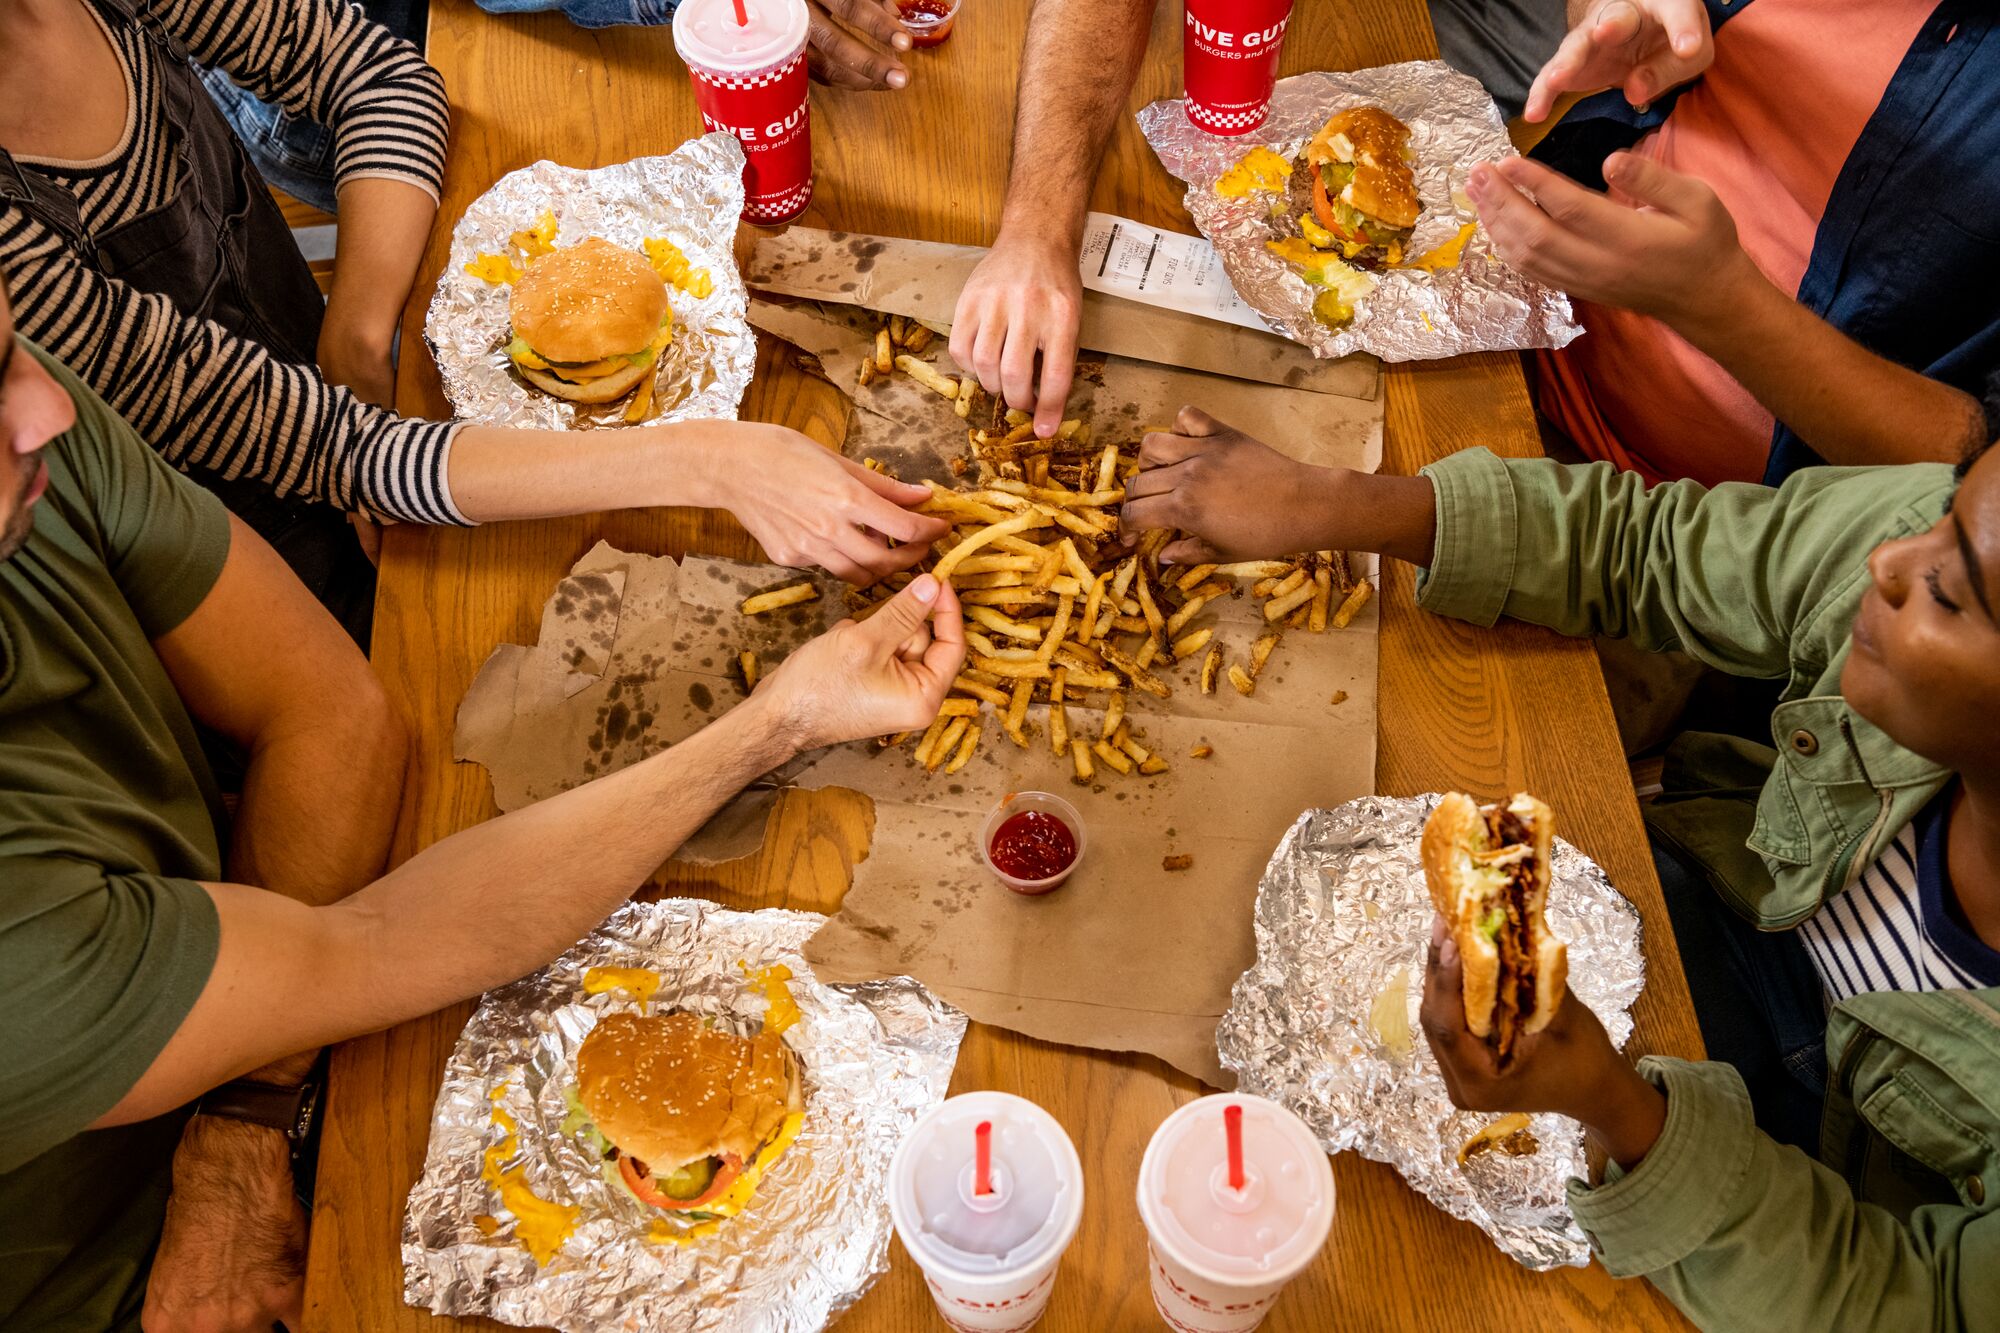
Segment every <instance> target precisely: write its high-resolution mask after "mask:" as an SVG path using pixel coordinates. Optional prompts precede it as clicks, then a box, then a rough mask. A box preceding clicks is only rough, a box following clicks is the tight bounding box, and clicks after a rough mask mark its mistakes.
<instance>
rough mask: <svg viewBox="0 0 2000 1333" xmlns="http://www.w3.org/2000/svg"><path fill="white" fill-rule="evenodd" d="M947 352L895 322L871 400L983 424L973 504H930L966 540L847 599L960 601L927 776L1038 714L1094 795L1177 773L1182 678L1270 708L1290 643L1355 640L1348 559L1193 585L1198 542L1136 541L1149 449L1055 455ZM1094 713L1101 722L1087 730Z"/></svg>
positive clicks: (751, 680) (881, 350)
mask: <svg viewBox="0 0 2000 1333" xmlns="http://www.w3.org/2000/svg"><path fill="white" fill-rule="evenodd" d="M938 345H939V340H938V338H937V335H936V334H935V332H934V331H933V330H931V329H930V328H929V327H927V326H925V325H923V324H921V323H919V322H918V321H917V320H915V319H912V318H909V317H906V316H901V315H884V316H881V317H880V323H879V325H878V327H877V328H876V330H875V333H874V337H873V340H872V342H871V343H870V344H869V345H868V354H867V355H865V356H864V357H863V358H862V365H861V371H860V378H861V383H862V384H864V385H866V384H869V383H873V382H879V381H880V380H881V379H882V378H883V377H886V376H893V375H903V376H907V377H908V378H909V379H911V380H914V381H915V382H916V383H918V384H919V385H922V386H923V387H924V388H925V389H927V390H929V391H931V392H932V393H935V394H936V395H938V396H939V397H940V398H943V399H945V400H947V401H948V402H949V403H950V404H951V410H952V412H953V414H954V415H955V416H957V417H958V418H959V419H960V420H961V421H963V422H965V426H964V430H965V432H966V441H967V448H966V452H965V453H964V455H963V456H962V457H960V458H957V459H954V460H952V461H951V465H950V473H951V478H950V479H957V480H956V482H955V485H956V487H957V488H956V489H954V488H952V487H951V486H947V485H942V484H939V483H938V482H935V481H930V482H927V483H926V484H927V486H928V488H929V491H930V495H929V498H928V499H926V500H925V501H924V503H923V504H921V505H919V506H917V508H918V509H919V510H920V511H921V512H923V513H925V514H929V515H932V516H935V517H937V518H941V519H944V520H945V521H946V523H947V524H949V529H948V530H947V532H946V534H945V535H944V536H943V537H941V538H939V539H938V540H937V541H936V542H935V543H934V544H933V546H932V549H931V550H930V551H929V552H928V553H927V557H928V558H927V559H926V560H925V561H923V562H920V563H919V564H918V565H917V566H916V567H915V568H914V569H912V570H910V571H909V572H906V573H903V574H900V575H896V576H892V577H891V578H890V579H887V580H884V581H883V582H882V583H881V584H878V585H877V586H876V587H875V588H873V589H869V590H865V591H859V592H851V593H849V594H847V607H848V609H849V610H850V611H851V612H852V614H853V615H854V616H855V618H856V619H866V618H867V617H868V616H869V615H870V614H872V613H873V612H874V611H876V610H878V609H879V608H880V607H881V606H883V605H885V604H886V603H887V601H888V599H889V598H890V597H891V596H893V595H894V593H895V592H896V590H897V589H898V588H900V587H902V586H905V585H907V584H908V582H909V581H910V579H911V578H913V577H914V576H915V575H916V574H917V573H918V572H920V571H922V570H924V569H925V568H926V566H928V568H929V571H930V572H931V573H932V574H933V575H935V576H936V577H937V578H938V579H940V580H942V581H947V582H949V583H951V584H952V586H953V588H954V589H955V590H956V592H957V594H958V600H959V603H960V606H961V607H962V608H963V611H964V616H965V630H966V633H965V638H966V644H967V648H968V650H969V651H968V657H967V660H966V663H965V665H964V667H963V668H962V669H961V670H960V672H959V674H958V676H957V677H956V678H955V679H954V680H953V682H952V685H951V688H950V690H949V691H948V693H947V697H946V698H945V699H944V701H943V702H942V704H941V706H940V707H939V709H938V712H937V714H936V716H935V717H934V718H933V719H932V721H931V723H930V725H929V726H928V727H927V728H926V729H925V730H924V732H923V733H922V736H921V738H920V739H919V740H918V741H917V744H916V745H915V747H914V748H913V749H912V751H911V757H912V760H913V761H914V762H916V763H919V764H922V765H923V766H924V768H925V770H926V771H927V772H931V773H935V772H937V771H938V770H939V769H940V768H942V769H944V771H945V772H947V773H955V772H958V771H959V770H960V769H962V768H963V767H964V766H965V765H966V764H968V763H970V762H971V760H972V758H973V757H974V755H975V754H976V753H977V752H978V747H979V745H980V744H981V742H982V740H983V739H984V736H985V735H986V734H987V732H988V730H989V729H988V728H987V726H986V722H987V713H988V712H989V711H990V712H991V714H992V721H993V723H994V728H993V730H997V731H998V732H999V734H1001V735H1004V736H1006V737H1007V738H1008V739H1009V740H1010V741H1012V742H1013V743H1014V744H1015V745H1016V746H1018V747H1020V748H1022V749H1024V750H1032V749H1034V748H1035V746H1036V745H1038V744H1039V738H1037V739H1036V741H1035V743H1034V744H1031V742H1030V737H1031V736H1035V735H1036V731H1037V723H1036V721H1035V720H1034V719H1033V711H1034V710H1035V709H1037V708H1042V709H1045V710H1046V713H1047V718H1048V729H1049V731H1048V745H1049V752H1050V754H1051V755H1052V756H1053V757H1054V758H1055V759H1056V761H1057V762H1061V761H1062V759H1063V757H1064V756H1067V758H1068V761H1069V764H1070V767H1071V770H1072V776H1073V779H1074V780H1075V781H1076V782H1078V783H1079V784H1082V785H1085V786H1089V785H1093V784H1095V783H1097V782H1099V781H1114V780H1116V779H1118V778H1133V777H1137V778H1146V777H1153V776H1157V775H1160V774H1163V773H1165V772H1167V771H1168V767H1169V765H1168V762H1167V760H1166V759H1165V758H1164V757H1163V756H1162V755H1161V754H1160V753H1158V752H1157V750H1156V749H1155V748H1154V747H1153V746H1150V745H1148V744H1146V743H1145V742H1143V741H1142V740H1141V739H1140V736H1141V735H1143V734H1144V732H1145V719H1144V715H1143V710H1144V709H1146V708H1147V707H1148V705H1147V704H1146V703H1145V702H1144V700H1145V699H1146V698H1153V699H1169V698H1171V697H1172V695H1173V684H1172V683H1171V682H1170V680H1169V679H1168V676H1169V675H1170V674H1171V673H1172V672H1174V671H1185V672H1187V673H1188V674H1187V675H1185V676H1183V677H1182V679H1183V680H1198V682H1199V685H1200V689H1201V692H1202V693H1203V694H1204V695H1213V694H1215V693H1216V691H1217V688H1218V686H1219V685H1220V684H1221V682H1222V681H1224V680H1227V681H1228V682H1229V684H1230V687H1231V688H1232V689H1234V690H1235V691H1236V692H1237V693H1239V694H1242V695H1250V694H1253V693H1254V692H1255V691H1256V689H1257V685H1258V682H1259V680H1260V678H1261V676H1262V673H1263V672H1264V671H1265V669H1266V668H1267V666H1268V665H1269V664H1270V663H1271V662H1272V661H1273V660H1274V658H1275V655H1276V653H1277V651H1278V649H1279V647H1280V646H1281V639H1282V634H1283V631H1284V630H1286V629H1289V628H1298V629H1302V630H1308V631H1310V632H1312V633H1315V634H1320V633H1324V632H1325V631H1327V630H1328V629H1335V630H1338V629H1342V628H1344V627H1346V626H1347V625H1348V624H1350V623H1351V622H1352V621H1353V620H1354V618H1355V616H1356V615H1357V614H1358V613H1359V612H1360V610H1361V609H1362V607H1364V606H1365V605H1366V604H1367V600H1368V598H1369V597H1370V596H1371V595H1372V594H1373V589H1372V587H1371V586H1370V584H1369V583H1368V581H1367V580H1366V579H1360V578H1356V577H1355V576H1354V574H1353V573H1352V571H1351V570H1350V568H1349V565H1348V561H1347V557H1346V555H1345V553H1344V552H1339V551H1330V550H1329V551H1312V552H1305V553H1302V554H1300V555H1296V556H1292V557H1288V558H1286V559H1282V560H1244V561H1226V562H1225V561H1213V562H1204V563H1201V564H1196V565H1192V566H1190V567H1188V568H1185V569H1181V568H1169V567H1166V566H1163V565H1162V564H1161V562H1160V555H1161V552H1162V551H1163V550H1164V549H1165V548H1166V547H1167V545H1168V544H1169V543H1170V542H1172V541H1174V540H1175V539H1176V537H1177V536H1180V535H1181V534H1178V533H1176V532H1174V531H1173V530H1170V529H1166V528H1153V529H1148V530H1146V531H1145V532H1143V533H1140V534H1139V536H1138V539H1137V540H1136V541H1126V542H1121V541H1120V540H1119V539H1118V534H1119V516H1118V511H1119V507H1120V506H1121V505H1122V504H1123V503H1124V501H1125V495H1126V487H1127V486H1128V485H1129V484H1130V482H1131V479H1132V478H1133V477H1135V476H1137V475H1138V473H1139V471H1140V466H1141V459H1140V453H1141V449H1142V446H1143V439H1132V440H1127V441H1117V440H1113V441H1104V440H1093V438H1092V431H1091V425H1090V423H1089V422H1088V421H1086V420H1084V419H1082V418H1070V419H1066V420H1064V421H1063V422H1062V424H1061V425H1060V426H1059V427H1058V428H1057V430H1056V432H1055V434H1054V436H1053V437H1051V438H1049V439H1040V438H1038V437H1037V436H1036V435H1035V428H1034V422H1033V419H1032V418H1031V417H1030V415H1029V414H1028V413H1026V412H1022V411H1019V410H1015V409H1008V408H1006V407H1005V406H1004V404H1002V403H1000V402H998V401H995V400H992V399H990V398H982V394H981V390H980V388H979V384H978V380H977V377H976V376H973V375H971V374H967V373H962V372H961V373H960V374H958V375H957V376H956V377H955V378H954V377H953V376H951V375H948V374H945V373H944V371H943V370H941V369H939V368H938V367H937V366H935V365H933V364H931V362H929V361H926V360H924V359H923V358H924V354H925V353H926V352H930V353H931V354H932V355H936V349H937V347H938ZM944 364H945V365H946V366H947V367H949V366H950V363H949V362H945V363H944ZM975 407H976V408H977V409H978V413H977V415H976V416H975V415H974V409H975ZM1157 429H1158V430H1161V431H1168V430H1170V428H1167V427H1160V428H1157ZM871 466H873V465H872V464H871ZM878 470H879V469H878ZM950 479H947V480H950ZM1246 595H1247V596H1249V597H1251V598H1252V599H1255V600H1257V601H1259V602H1260V603H1261V606H1260V608H1259V609H1260V613H1261V614H1260V615H1259V616H1258V617H1257V619H1260V620H1261V622H1262V624H1263V626H1264V627H1265V629H1264V632H1262V633H1261V634H1260V635H1259V636H1258V637H1257V638H1256V640H1255V642H1254V643H1253V644H1251V645H1250V647H1249V648H1248V649H1247V651H1246V652H1244V653H1243V654H1242V655H1241V657H1240V658H1239V660H1238V661H1235V662H1231V661H1229V658H1230V657H1231V656H1232V655H1235V654H1234V653H1233V651H1232V650H1227V649H1226V648H1225V645H1224V644H1223V642H1222V641H1221V640H1220V638H1219V629H1220V628H1221V625H1220V622H1218V621H1217V620H1216V619H1215V618H1214V617H1213V615H1212V611H1213V610H1214V609H1215V607H1216V604H1217V603H1218V602H1220V603H1222V605H1223V606H1224V607H1226V606H1227V605H1229V603H1230V602H1231V601H1233V600H1234V599H1237V598H1241V597H1244V596H1246ZM815 596H817V592H816V590H815V588H814V585H812V584H810V583H800V584H795V585H792V586H791V587H788V588H780V589H775V590H773V591H772V592H769V593H760V594H758V595H756V596H755V597H752V598H750V599H748V600H746V601H745V602H744V603H743V610H744V612H745V613H746V614H752V615H755V614H762V613H764V612H768V611H773V610H777V609H779V608H781V607H784V606H790V605H797V604H798V603H800V602H805V601H810V600H812V598H813V597H815ZM1205 612H1206V613H1211V614H1209V615H1206V616H1205V615H1204V613H1205ZM1197 664H1198V665H1197ZM741 666H742V670H743V674H744V680H745V688H746V689H749V688H751V687H753V686H754V684H755V680H756V676H757V675H758V674H759V673H760V668H759V667H758V666H757V664H756V663H755V660H754V655H753V654H749V653H745V654H744V655H743V660H742V663H741ZM1339 698H1340V696H1336V699H1335V701H1336V702H1338V701H1339ZM1078 705H1081V706H1083V707H1085V708H1087V709H1089V710H1090V713H1091V714H1092V715H1095V716H1097V717H1099V718H1100V719H1101V721H1100V722H1099V723H1098V724H1097V725H1095V726H1090V725H1087V724H1085V723H1084V722H1082V721H1078V720H1076V718H1075V715H1074V709H1075V707H1076V706H1078ZM1135 708H1137V709H1139V710H1142V711H1140V712H1134V711H1133V709H1135ZM1086 733H1087V734H1086ZM1135 733H1136V734H1135ZM907 739H908V735H907V734H906V735H902V736H897V737H891V738H884V742H883V743H885V744H888V745H900V744H901V743H902V742H903V741H905V740H907ZM1213 754H1214V748H1213V747H1212V746H1210V745H1208V744H1206V743H1203V744H1200V745H1196V746H1194V747H1193V748H1192V749H1191V750H1190V751H1189V755H1190V757H1191V758H1194V759H1205V758H1208V757H1210V756H1212V755H1213ZM1188 860H1189V858H1187V857H1185V856H1174V857H1169V858H1168V865H1167V868H1169V869H1182V868H1185V865H1186V863H1187V862H1188ZM1174 863H1179V864H1174Z"/></svg>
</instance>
